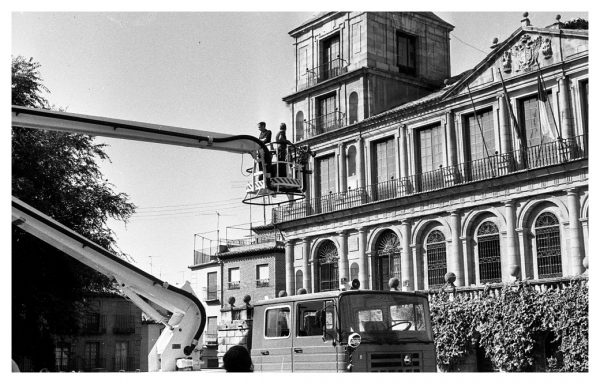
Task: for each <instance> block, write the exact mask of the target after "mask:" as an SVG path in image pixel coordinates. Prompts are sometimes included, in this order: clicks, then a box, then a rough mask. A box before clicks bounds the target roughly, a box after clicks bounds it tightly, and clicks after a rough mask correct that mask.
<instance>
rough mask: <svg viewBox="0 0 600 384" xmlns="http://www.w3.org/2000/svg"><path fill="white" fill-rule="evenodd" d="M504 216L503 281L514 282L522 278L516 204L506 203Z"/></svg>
mask: <svg viewBox="0 0 600 384" xmlns="http://www.w3.org/2000/svg"><path fill="white" fill-rule="evenodd" d="M504 215H505V216H506V256H505V257H504V258H503V259H504V260H502V262H503V265H504V264H505V265H506V266H505V267H504V268H502V280H503V281H506V280H509V281H514V280H516V279H519V278H520V277H521V265H520V264H521V263H520V260H519V245H518V244H517V237H516V232H515V229H516V224H515V223H516V208H515V202H514V201H512V200H508V201H505V202H504Z"/></svg>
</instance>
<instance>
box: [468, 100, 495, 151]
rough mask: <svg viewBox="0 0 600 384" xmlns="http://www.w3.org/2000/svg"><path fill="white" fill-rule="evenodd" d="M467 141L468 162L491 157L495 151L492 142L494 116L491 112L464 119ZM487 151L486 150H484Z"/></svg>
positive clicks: (493, 142)
mask: <svg viewBox="0 0 600 384" xmlns="http://www.w3.org/2000/svg"><path fill="white" fill-rule="evenodd" d="M465 123H466V126H467V132H468V135H469V136H468V137H469V141H468V143H467V145H466V147H467V151H468V152H467V155H468V156H469V158H468V160H469V161H474V160H479V159H484V158H486V157H489V156H493V155H494V153H495V151H496V145H495V140H494V114H493V112H492V110H491V109H490V110H487V111H483V112H477V113H476V114H472V115H469V116H467V117H466V118H465ZM486 149H487V150H486Z"/></svg>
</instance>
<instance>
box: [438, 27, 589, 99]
mask: <svg viewBox="0 0 600 384" xmlns="http://www.w3.org/2000/svg"><path fill="white" fill-rule="evenodd" d="M587 53H588V31H587V30H566V29H552V28H534V27H523V28H519V29H518V30H516V31H515V32H514V33H513V34H512V35H511V36H510V37H509V38H508V39H506V40H505V41H504V42H502V43H499V44H497V46H496V47H495V48H494V49H493V50H492V52H490V54H489V55H488V56H487V57H486V58H485V59H484V60H482V61H481V62H480V63H479V64H478V65H477V66H475V67H474V68H473V70H472V71H470V72H467V73H465V76H463V77H462V78H461V79H460V80H458V81H457V82H456V84H454V86H453V89H452V91H450V92H448V94H446V96H445V97H448V96H450V95H456V94H461V93H463V92H467V87H468V88H469V89H470V90H473V89H478V88H480V87H482V86H486V85H489V84H491V83H494V82H499V81H500V76H502V78H503V79H504V81H507V80H509V79H511V78H513V77H517V76H521V75H523V74H526V73H529V72H532V71H537V70H538V65H539V68H540V69H543V68H544V67H548V66H552V65H555V64H557V63H560V62H562V61H568V60H570V59H573V58H576V57H578V56H581V55H587ZM499 71H500V72H501V75H500V73H499Z"/></svg>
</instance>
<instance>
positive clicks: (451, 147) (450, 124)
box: [446, 111, 458, 167]
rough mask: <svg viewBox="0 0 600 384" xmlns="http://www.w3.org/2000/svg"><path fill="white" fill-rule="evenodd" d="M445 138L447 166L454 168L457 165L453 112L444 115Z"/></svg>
mask: <svg viewBox="0 0 600 384" xmlns="http://www.w3.org/2000/svg"><path fill="white" fill-rule="evenodd" d="M446 137H447V138H448V163H449V164H448V165H449V166H452V167H454V166H456V164H458V151H457V149H456V148H457V144H456V129H455V126H454V112H453V111H448V112H447V113H446Z"/></svg>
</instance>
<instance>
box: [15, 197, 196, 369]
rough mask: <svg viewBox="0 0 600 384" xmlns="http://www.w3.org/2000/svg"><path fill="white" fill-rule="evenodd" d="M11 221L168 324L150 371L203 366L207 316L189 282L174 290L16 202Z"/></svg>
mask: <svg viewBox="0 0 600 384" xmlns="http://www.w3.org/2000/svg"><path fill="white" fill-rule="evenodd" d="M12 221H13V224H14V225H17V226H18V227H20V228H21V229H23V230H24V231H26V232H28V233H30V234H32V235H34V236H36V237H38V238H39V239H41V240H43V241H45V242H47V243H49V244H50V245H52V246H54V247H56V248H57V249H60V250H61V251H63V252H65V253H66V254H68V255H70V256H71V257H73V258H75V259H77V260H79V261H81V262H82V263H84V264H85V265H87V266H89V267H91V268H93V269H95V270H97V271H99V272H101V273H103V274H105V275H106V276H108V277H109V278H111V279H112V280H113V281H114V282H115V286H116V287H117V288H118V289H119V290H120V291H121V292H122V293H123V294H124V295H126V296H127V297H128V298H129V299H130V300H131V301H132V302H133V303H134V304H136V305H137V306H138V307H140V308H141V309H142V311H144V312H145V313H146V314H147V315H148V316H150V317H151V318H153V319H154V320H156V321H159V322H162V323H163V324H165V326H166V327H165V329H164V330H163V332H162V334H161V336H160V337H159V339H158V341H157V343H156V345H155V346H154V348H153V349H152V351H151V352H150V355H149V356H148V358H149V365H148V366H149V370H150V371H159V370H161V371H174V370H176V366H177V365H178V364H179V365H181V364H184V365H186V364H198V365H199V351H194V350H195V349H196V348H195V347H196V345H197V344H198V340H199V338H200V336H201V335H202V331H203V330H204V326H205V324H206V311H205V309H204V307H203V306H202V303H201V302H200V301H199V300H198V298H197V297H196V296H195V295H194V293H193V291H192V289H191V288H190V286H189V283H186V284H185V285H184V287H182V288H177V287H174V286H170V285H169V284H168V283H166V282H163V281H162V280H159V279H157V278H156V277H154V276H152V275H150V274H148V273H146V272H144V271H142V270H141V269H139V268H137V267H135V266H133V265H132V264H130V263H128V262H126V261H125V260H123V259H121V258H119V257H118V256H115V255H114V254H112V253H111V252H110V251H108V250H106V249H104V248H102V247H100V246H99V245H97V244H96V243H93V242H92V241H90V240H88V239H86V238H85V237H83V236H81V235H79V234H78V233H76V232H74V231H72V230H71V229H69V228H67V227H65V226H64V225H62V224H60V223H58V222H57V221H56V220H54V219H52V218H51V217H49V216H47V215H45V214H43V213H41V212H40V211H38V210H36V209H34V208H33V207H31V206H29V205H27V204H25V203H23V202H22V201H20V200H19V199H17V198H15V197H13V198H12ZM144 299H145V300H144ZM146 300H147V301H150V302H152V303H154V304H156V305H158V306H160V307H162V308H164V309H166V310H168V311H169V312H171V313H172V315H171V316H170V318H168V317H166V316H163V315H162V314H161V313H160V312H158V311H157V310H156V309H155V308H154V307H153V306H151V305H150V304H149V303H148V302H147V301H146ZM186 356H190V357H191V360H190V359H189V357H186Z"/></svg>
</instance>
